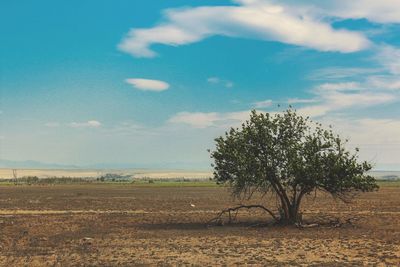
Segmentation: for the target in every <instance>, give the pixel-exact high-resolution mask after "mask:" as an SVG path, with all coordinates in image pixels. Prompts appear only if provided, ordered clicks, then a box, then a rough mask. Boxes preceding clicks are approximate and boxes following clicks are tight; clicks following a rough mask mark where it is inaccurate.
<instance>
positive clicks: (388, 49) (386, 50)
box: [375, 3, 400, 75]
mask: <svg viewBox="0 0 400 267" xmlns="http://www.w3.org/2000/svg"><path fill="white" fill-rule="evenodd" d="M398 4H399V6H400V3H398ZM375 59H376V60H377V61H378V62H380V63H381V65H382V66H383V67H385V69H386V70H387V71H388V72H389V73H391V74H394V75H400V49H399V48H396V47H393V46H389V45H384V46H381V47H379V50H378V53H377V55H376V58H375Z"/></svg>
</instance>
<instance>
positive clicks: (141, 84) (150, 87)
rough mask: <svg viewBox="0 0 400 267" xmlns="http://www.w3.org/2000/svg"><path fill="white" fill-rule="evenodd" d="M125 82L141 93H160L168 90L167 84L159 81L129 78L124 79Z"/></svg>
mask: <svg viewBox="0 0 400 267" xmlns="http://www.w3.org/2000/svg"><path fill="white" fill-rule="evenodd" d="M125 82H126V83H128V84H130V85H132V86H133V87H134V88H136V89H139V90H142V91H154V92H160V91H165V90H167V89H168V88H169V84H168V83H167V82H164V81H160V80H151V79H142V78H130V79H126V80H125Z"/></svg>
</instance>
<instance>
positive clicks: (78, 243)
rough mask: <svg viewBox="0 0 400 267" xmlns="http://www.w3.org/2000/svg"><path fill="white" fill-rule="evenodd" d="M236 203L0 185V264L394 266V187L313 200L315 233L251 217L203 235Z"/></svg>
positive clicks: (155, 193)
mask: <svg viewBox="0 0 400 267" xmlns="http://www.w3.org/2000/svg"><path fill="white" fill-rule="evenodd" d="M266 201H267V202H269V203H274V201H275V200H274V199H267V200H266ZM235 203H236V202H233V201H232V199H231V198H230V195H229V193H228V192H227V190H226V188H222V187H162V186H161V187H158V186H149V187H144V186H140V187H138V186H135V185H95V184H91V185H58V186H39V185H37V186H28V185H23V186H0V265H1V266H154V265H161V266H169V265H172V266H175V265H191V266H193V265H194V266H216V265H224V266H235V265H240V266H242V265H249V266H252V265H253V266H260V265H262V266H400V208H399V207H400V187H395V186H383V187H381V189H380V190H379V191H378V192H374V193H368V194H363V195H360V196H359V197H358V198H357V199H356V200H355V201H354V202H353V203H352V204H351V205H345V204H343V203H340V202H338V201H335V200H334V199H332V198H331V197H329V196H327V195H324V194H319V195H318V196H317V198H316V199H314V196H310V197H309V198H308V199H306V201H305V203H304V205H303V211H304V216H303V217H304V218H305V221H308V222H310V223H311V222H319V223H320V225H319V226H318V227H312V228H305V229H298V228H295V227H282V226H274V225H272V224H267V225H265V224H264V225H261V223H265V222H267V223H268V222H271V218H269V217H268V215H267V214H264V213H262V212H261V211H252V210H250V211H244V212H241V213H239V214H238V216H237V218H236V219H237V220H236V221H235V222H234V223H232V224H224V225H223V226H215V225H211V226H207V221H208V220H210V219H211V218H213V217H214V216H215V214H216V213H217V212H218V211H220V210H221V209H223V208H227V207H229V206H232V205H234V204H235ZM334 219H335V220H336V223H335V224H334V225H335V226H336V227H334V226H333V224H328V222H329V221H333V220H334ZM337 222H339V224H337Z"/></svg>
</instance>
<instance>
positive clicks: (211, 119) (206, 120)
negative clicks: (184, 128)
mask: <svg viewBox="0 0 400 267" xmlns="http://www.w3.org/2000/svg"><path fill="white" fill-rule="evenodd" d="M249 116H250V111H247V110H246V111H238V112H226V113H218V112H209V113H207V112H180V113H177V114H175V115H174V116H172V117H171V118H170V119H169V120H168V122H170V123H183V124H187V125H190V126H191V127H194V128H208V127H225V128H226V127H231V126H233V125H237V124H239V123H241V122H243V121H245V120H246V119H248V118H249Z"/></svg>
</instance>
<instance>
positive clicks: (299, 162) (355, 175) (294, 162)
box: [211, 108, 378, 223]
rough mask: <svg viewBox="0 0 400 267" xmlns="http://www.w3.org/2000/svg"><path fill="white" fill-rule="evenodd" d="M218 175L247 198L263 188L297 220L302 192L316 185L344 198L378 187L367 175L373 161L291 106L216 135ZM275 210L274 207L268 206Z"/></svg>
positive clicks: (282, 216) (286, 216) (288, 218)
mask: <svg viewBox="0 0 400 267" xmlns="http://www.w3.org/2000/svg"><path fill="white" fill-rule="evenodd" d="M215 142H216V150H215V151H212V152H211V157H212V158H213V159H214V164H213V167H214V179H215V180H216V181H217V182H218V183H220V184H228V185H229V186H230V187H231V189H232V193H233V195H234V196H235V197H237V198H241V199H249V198H251V196H252V195H253V194H254V193H256V192H259V193H261V194H264V195H266V194H267V193H272V194H274V195H276V197H277V199H278V200H279V201H278V202H279V203H280V204H279V207H278V209H279V213H278V214H276V217H275V216H274V217H275V218H279V220H280V221H281V222H284V223H297V222H299V220H300V217H299V212H300V205H301V201H302V199H303V197H304V196H305V195H308V194H310V193H312V192H314V191H316V190H322V191H325V192H328V193H330V194H332V196H334V197H336V198H339V199H341V200H343V201H345V202H348V201H350V200H351V199H352V198H353V197H354V196H355V195H356V194H357V193H358V192H369V191H373V190H376V189H377V188H378V186H377V184H376V181H375V179H374V178H373V177H372V176H370V175H368V174H366V172H367V171H369V170H371V168H372V166H371V164H370V163H368V162H366V161H360V160H359V158H358V149H356V150H355V151H354V152H350V151H349V150H347V149H346V147H345V145H346V143H347V140H343V139H341V138H340V136H339V135H337V134H335V133H334V132H333V131H332V129H331V128H328V129H325V128H323V127H322V125H321V124H319V123H315V122H313V121H311V119H310V118H309V117H303V116H300V115H298V114H297V113H296V111H295V110H293V109H291V108H289V109H288V110H286V111H285V112H283V113H276V114H269V113H257V112H256V111H254V110H253V111H252V112H251V115H250V119H249V120H248V121H246V122H245V123H243V124H242V126H241V127H240V128H231V129H230V130H229V131H227V132H226V133H225V135H224V136H221V137H218V138H216V139H215ZM268 211H269V212H270V214H271V215H273V212H271V210H268Z"/></svg>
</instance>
